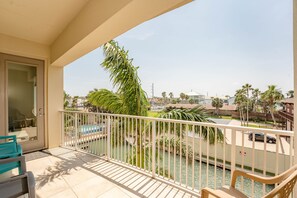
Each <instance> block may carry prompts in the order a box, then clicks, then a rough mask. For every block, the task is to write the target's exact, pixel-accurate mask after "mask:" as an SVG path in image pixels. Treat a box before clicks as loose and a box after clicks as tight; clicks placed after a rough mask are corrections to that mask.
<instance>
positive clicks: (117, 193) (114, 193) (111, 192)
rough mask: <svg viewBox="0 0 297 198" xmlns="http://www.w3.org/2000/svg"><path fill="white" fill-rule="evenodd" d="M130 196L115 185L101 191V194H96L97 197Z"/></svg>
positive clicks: (115, 197)
mask: <svg viewBox="0 0 297 198" xmlns="http://www.w3.org/2000/svg"><path fill="white" fill-rule="evenodd" d="M111 197H113V198H117V197H120V198H130V196H128V195H127V194H126V193H125V192H123V191H122V190H120V189H119V188H117V187H114V188H112V189H110V190H109V191H107V192H105V193H103V194H102V195H100V196H98V198H111Z"/></svg>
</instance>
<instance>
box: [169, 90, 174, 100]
mask: <svg viewBox="0 0 297 198" xmlns="http://www.w3.org/2000/svg"><path fill="white" fill-rule="evenodd" d="M168 95H169V98H170V100H172V99H173V93H172V92H170V93H169V94H168Z"/></svg>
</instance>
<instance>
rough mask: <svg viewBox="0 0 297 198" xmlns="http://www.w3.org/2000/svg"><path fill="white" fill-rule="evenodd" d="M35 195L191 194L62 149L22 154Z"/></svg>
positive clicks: (57, 196)
mask: <svg viewBox="0 0 297 198" xmlns="http://www.w3.org/2000/svg"><path fill="white" fill-rule="evenodd" d="M26 160H27V169H28V170H31V171H33V173H34V176H35V179H36V192H37V197H39V198H44V197H51V198H54V197H56V198H61V197H63V198H64V197H83V198H85V197H100V198H101V197H122V198H129V197H195V195H194V194H193V193H189V192H187V191H185V190H182V189H180V188H178V187H174V186H172V185H170V184H168V182H167V183H166V181H162V180H160V179H156V180H155V179H152V178H151V176H150V175H148V174H145V173H142V172H139V171H135V170H133V169H131V168H129V167H126V166H125V165H121V164H118V163H114V162H112V161H109V162H108V161H106V160H105V159H101V158H98V157H97V156H93V155H90V154H87V153H82V152H76V151H73V150H69V149H64V148H55V149H51V150H49V151H48V153H47V152H35V153H31V154H27V155H26ZM196 196H197V195H196Z"/></svg>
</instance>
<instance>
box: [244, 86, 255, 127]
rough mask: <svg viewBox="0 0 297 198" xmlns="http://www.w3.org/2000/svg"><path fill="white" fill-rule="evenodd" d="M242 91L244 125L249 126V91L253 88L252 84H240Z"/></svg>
mask: <svg viewBox="0 0 297 198" xmlns="http://www.w3.org/2000/svg"><path fill="white" fill-rule="evenodd" d="M242 89H243V91H244V92H245V94H246V125H247V126H249V100H250V98H249V92H250V91H251V90H253V88H252V85H251V84H248V83H246V84H245V85H243V86H242Z"/></svg>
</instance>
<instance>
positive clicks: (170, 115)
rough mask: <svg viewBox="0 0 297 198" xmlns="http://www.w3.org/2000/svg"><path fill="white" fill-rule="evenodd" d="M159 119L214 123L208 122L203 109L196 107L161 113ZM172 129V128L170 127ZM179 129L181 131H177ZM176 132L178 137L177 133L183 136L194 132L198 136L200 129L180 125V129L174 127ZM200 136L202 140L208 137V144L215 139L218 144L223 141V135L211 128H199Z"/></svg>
mask: <svg viewBox="0 0 297 198" xmlns="http://www.w3.org/2000/svg"><path fill="white" fill-rule="evenodd" d="M159 117H160V118H166V119H175V120H187V121H194V122H210V123H214V122H213V121H212V120H210V119H209V118H208V116H207V113H206V110H205V109H204V107H202V106H200V105H197V106H196V107H195V108H193V109H172V110H170V111H168V112H164V113H161V114H160V116H159ZM164 127H166V128H167V127H170V126H168V125H165V126H164ZM171 127H172V126H171ZM180 128H181V130H182V131H180V130H179V129H180ZM176 129H177V130H176V132H177V134H176V135H178V136H179V133H182V134H183V136H184V135H187V133H188V132H190V131H194V132H195V133H196V134H200V127H199V126H195V127H192V126H190V127H189V128H187V127H186V125H185V124H182V125H181V127H179V126H177V127H176ZM201 135H202V136H203V138H204V139H207V138H208V137H209V143H210V144H214V143H215V139H217V141H218V142H221V141H223V140H224V135H223V133H222V131H221V130H220V129H217V131H216V129H215V128H213V127H201Z"/></svg>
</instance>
